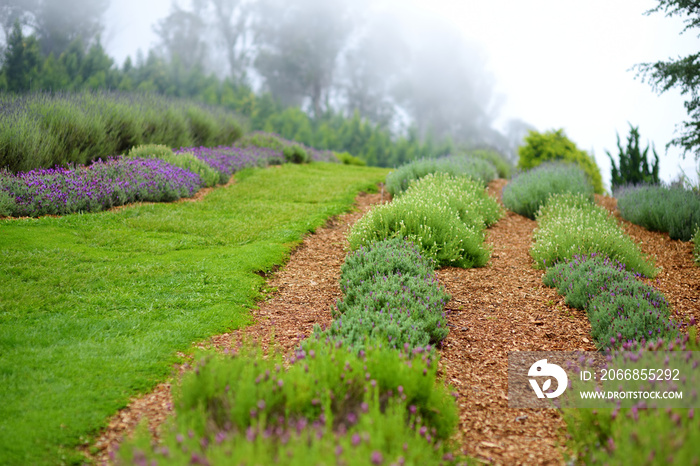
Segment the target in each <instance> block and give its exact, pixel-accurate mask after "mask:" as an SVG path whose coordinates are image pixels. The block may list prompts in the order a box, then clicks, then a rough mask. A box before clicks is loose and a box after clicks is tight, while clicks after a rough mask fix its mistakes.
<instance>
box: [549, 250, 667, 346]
mask: <svg viewBox="0 0 700 466" xmlns="http://www.w3.org/2000/svg"><path fill="white" fill-rule="evenodd" d="M542 279H543V281H544V283H545V285H547V286H553V287H556V288H557V291H558V292H559V294H561V295H564V296H566V303H567V304H568V305H570V306H572V307H575V308H577V309H586V311H587V313H588V318H589V320H590V322H591V335H592V336H593V338H594V339H595V341H596V346H598V348H601V349H605V348H610V347H619V346H620V345H621V344H623V343H626V342H630V341H637V342H638V341H651V340H657V339H659V338H663V339H666V340H668V339H672V338H675V337H677V336H678V327H677V325H676V324H675V322H673V321H672V320H671V319H670V312H669V305H668V302H667V300H666V297H665V296H664V295H663V294H661V293H660V292H658V291H657V290H656V289H654V288H652V287H650V286H649V285H646V284H644V283H642V282H640V281H639V280H637V278H636V274H634V273H632V272H630V271H626V270H625V265H624V264H622V263H620V262H615V261H612V260H610V259H609V258H607V257H604V256H600V255H597V254H595V253H593V254H591V255H587V256H576V257H574V258H573V259H572V260H571V261H569V262H560V263H559V264H557V265H555V266H553V267H550V268H549V269H547V272H546V273H545V275H544V276H543V277H542Z"/></svg>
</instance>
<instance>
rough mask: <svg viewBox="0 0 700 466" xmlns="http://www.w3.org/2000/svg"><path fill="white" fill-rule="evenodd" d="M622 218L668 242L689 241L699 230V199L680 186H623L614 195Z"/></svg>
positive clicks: (696, 194)
mask: <svg viewBox="0 0 700 466" xmlns="http://www.w3.org/2000/svg"><path fill="white" fill-rule="evenodd" d="M615 197H617V208H618V209H619V210H620V214H621V215H622V218H624V219H625V220H628V221H630V222H632V223H634V224H637V225H641V226H643V227H644V228H647V229H649V230H651V231H664V232H666V231H667V232H668V234H669V236H670V237H671V239H680V240H682V241H689V240H690V239H691V238H692V236H693V233H694V232H695V230H696V229H697V228H698V227H700V195H699V194H698V193H696V192H693V191H692V190H689V189H685V188H683V187H680V186H671V187H669V186H659V185H639V186H625V187H622V188H621V189H619V190H616V191H615Z"/></svg>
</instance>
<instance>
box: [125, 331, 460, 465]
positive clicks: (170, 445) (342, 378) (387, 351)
mask: <svg viewBox="0 0 700 466" xmlns="http://www.w3.org/2000/svg"><path fill="white" fill-rule="evenodd" d="M436 375H437V361H436V360H435V359H434V358H433V357H431V356H430V355H426V354H425V353H406V352H400V351H396V350H394V349H391V348H388V347H386V346H385V345H384V346H378V345H376V344H374V345H371V346H368V347H367V348H366V351H363V352H362V353H361V354H358V352H357V351H348V348H347V347H345V346H343V345H331V344H328V343H327V342H326V341H325V340H317V339H313V338H311V339H309V340H306V341H305V342H304V343H303V344H302V348H299V349H297V350H296V351H295V352H294V354H293V356H292V358H291V359H289V360H287V361H286V362H285V361H284V360H283V358H282V356H280V355H270V356H269V357H265V358H263V357H262V356H261V355H260V354H259V353H255V352H251V351H247V350H244V351H242V352H241V354H237V355H234V356H228V355H207V356H206V357H205V358H204V359H202V360H200V361H199V362H198V363H197V367H196V370H195V371H190V372H189V373H188V374H186V376H185V377H184V379H183V381H182V384H181V386H180V387H179V388H178V390H177V391H176V394H175V397H174V398H175V399H174V403H173V404H174V407H175V411H176V413H177V416H173V417H172V418H171V419H170V420H169V421H168V424H167V425H166V426H165V427H164V428H163V429H162V435H161V441H160V442H159V444H158V445H153V444H152V442H151V441H150V435H149V433H148V431H147V430H144V431H143V432H141V433H140V435H138V436H137V438H136V439H134V440H129V441H127V442H126V444H125V445H124V446H123V447H122V448H121V449H120V458H119V460H120V461H118V463H117V464H140V463H142V462H143V463H144V464H151V462H152V463H156V462H157V463H158V464H274V463H276V462H278V460H279V458H284V461H283V464H289V465H307V464H337V463H340V464H389V463H395V462H396V463H401V462H403V461H406V464H419V463H421V462H426V463H427V464H456V461H450V460H448V458H449V456H451V455H448V458H445V455H446V454H447V453H450V449H451V448H450V447H452V443H451V441H450V438H451V436H452V435H453V434H454V432H455V427H456V426H457V423H458V421H459V417H458V415H457V408H456V404H455V402H454V400H453V399H452V397H451V396H450V395H449V393H448V389H447V388H446V387H445V386H444V384H442V383H438V382H437V381H436ZM401 458H403V461H402V460H401Z"/></svg>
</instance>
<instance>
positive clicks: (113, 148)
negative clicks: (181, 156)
mask: <svg viewBox="0 0 700 466" xmlns="http://www.w3.org/2000/svg"><path fill="white" fill-rule="evenodd" d="M241 133H242V128H241V124H240V123H239V122H238V120H237V118H236V117H235V115H233V114H232V113H231V112H226V111H223V110H220V109H215V108H210V107H205V106H203V105H201V104H198V103H193V102H189V101H186V100H176V99H169V98H165V97H162V96H158V95H154V94H123V93H110V92H80V93H72V94H50V93H36V94H27V95H21V96H19V95H11V94H0V168H1V167H5V168H8V169H9V170H10V171H13V172H19V171H29V170H32V169H35V168H49V167H53V166H55V165H64V166H65V165H68V164H87V163H89V162H90V161H92V160H96V159H99V158H103V159H104V158H107V157H109V156H112V155H116V154H120V153H124V152H125V151H127V150H128V149H129V148H131V147H133V146H135V145H138V144H148V143H156V144H165V145H167V146H169V147H181V146H192V145H193V144H195V143H206V144H208V145H212V146H213V145H217V144H231V143H232V142H234V141H235V140H236V139H237V138H239V137H240V136H241Z"/></svg>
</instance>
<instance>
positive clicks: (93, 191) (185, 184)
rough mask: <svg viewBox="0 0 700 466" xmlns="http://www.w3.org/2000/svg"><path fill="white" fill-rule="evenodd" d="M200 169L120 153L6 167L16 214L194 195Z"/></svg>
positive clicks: (3, 181) (4, 191)
mask: <svg viewBox="0 0 700 466" xmlns="http://www.w3.org/2000/svg"><path fill="white" fill-rule="evenodd" d="M200 186H201V180H200V177H199V175H196V174H194V173H192V172H190V171H188V170H185V169H182V168H178V167H174V166H172V165H170V164H168V163H166V162H164V161H162V160H159V159H135V158H125V157H116V158H113V159H108V160H106V161H98V162H95V163H93V164H92V165H90V166H88V167H83V166H75V167H69V168H50V169H41V170H32V171H29V172H25V173H17V174H12V173H10V172H8V171H0V196H2V199H3V200H4V201H5V203H6V204H9V205H6V206H5V209H6V210H5V213H7V214H9V215H12V216H16V217H22V216H29V217H38V216H40V215H63V214H70V213H74V212H96V211H100V210H104V209H108V208H110V207H113V206H118V205H123V204H128V203H131V202H138V201H151V202H167V201H173V200H176V199H179V198H181V197H191V196H192V195H194V193H196V192H197V191H198V190H199V188H200Z"/></svg>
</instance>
